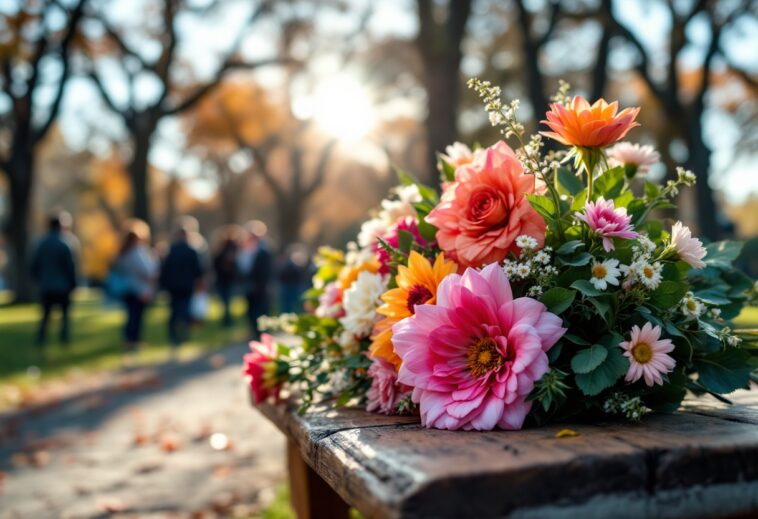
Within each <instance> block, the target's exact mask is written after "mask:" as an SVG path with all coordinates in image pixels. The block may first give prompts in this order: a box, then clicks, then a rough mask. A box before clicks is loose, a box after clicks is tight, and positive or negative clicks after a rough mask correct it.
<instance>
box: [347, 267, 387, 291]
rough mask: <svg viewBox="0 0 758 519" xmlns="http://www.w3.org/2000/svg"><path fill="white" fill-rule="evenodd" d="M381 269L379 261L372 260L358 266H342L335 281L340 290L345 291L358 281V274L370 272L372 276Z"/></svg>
mask: <svg viewBox="0 0 758 519" xmlns="http://www.w3.org/2000/svg"><path fill="white" fill-rule="evenodd" d="M380 268H381V265H379V261H377V260H376V259H372V260H371V261H364V262H363V263H361V264H359V265H354V266H347V265H346V266H344V267H342V270H341V271H340V273H339V276H338V278H337V281H339V284H340V288H341V289H342V290H343V292H344V291H345V290H347V289H348V288H350V287H351V286H352V284H353V283H354V282H355V280H356V279H358V274H360V273H361V272H364V271H365V272H371V273H372V274H376V273H377V272H379V269H380Z"/></svg>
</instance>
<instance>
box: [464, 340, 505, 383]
mask: <svg viewBox="0 0 758 519" xmlns="http://www.w3.org/2000/svg"><path fill="white" fill-rule="evenodd" d="M466 360H467V366H468V369H469V371H470V372H471V376H472V377H482V376H484V375H486V374H487V373H489V372H490V371H492V370H498V369H500V367H501V366H502V365H503V362H504V361H505V358H503V356H502V355H500V352H499V351H498V350H497V344H495V341H494V340H492V339H491V338H489V337H483V338H481V339H477V340H475V341H474V342H473V343H471V346H469V349H468V352H467V353H466Z"/></svg>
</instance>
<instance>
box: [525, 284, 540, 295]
mask: <svg viewBox="0 0 758 519" xmlns="http://www.w3.org/2000/svg"><path fill="white" fill-rule="evenodd" d="M542 292H543V290H542V287H541V286H539V285H534V286H532V287H529V290H527V292H526V294H527V295H528V296H529V297H539V296H541V295H542Z"/></svg>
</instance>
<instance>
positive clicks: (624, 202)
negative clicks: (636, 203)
mask: <svg viewBox="0 0 758 519" xmlns="http://www.w3.org/2000/svg"><path fill="white" fill-rule="evenodd" d="M633 200H635V198H634V193H632V192H631V191H626V192H624V194H622V195H620V196H617V197H616V198H614V199H613V204H614V206H615V207H626V206H628V205H629V204H631V203H632V201H633Z"/></svg>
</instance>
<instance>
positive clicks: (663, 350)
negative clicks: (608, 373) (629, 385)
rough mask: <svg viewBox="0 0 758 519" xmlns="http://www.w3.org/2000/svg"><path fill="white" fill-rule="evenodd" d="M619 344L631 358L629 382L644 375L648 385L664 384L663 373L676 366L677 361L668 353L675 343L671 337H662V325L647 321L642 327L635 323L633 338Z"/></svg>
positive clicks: (625, 354)
mask: <svg viewBox="0 0 758 519" xmlns="http://www.w3.org/2000/svg"><path fill="white" fill-rule="evenodd" d="M619 346H621V348H622V349H623V350H624V356H625V357H627V358H628V359H629V371H628V372H627V374H626V381H627V382H637V381H638V380H639V379H640V378H643V377H644V378H645V384H647V385H648V386H651V387H652V386H653V385H654V384H659V385H663V378H662V377H661V375H664V374H666V373H669V372H670V371H671V370H672V369H674V366H676V361H675V360H674V359H673V358H671V356H669V355H668V353H671V352H672V351H673V350H674V345H673V344H672V343H671V339H661V328H660V326H653V325H652V324H650V323H645V325H644V326H643V327H642V329H640V327H639V326H637V325H634V326H632V338H631V340H629V341H624V342H622V343H621V344H619Z"/></svg>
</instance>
